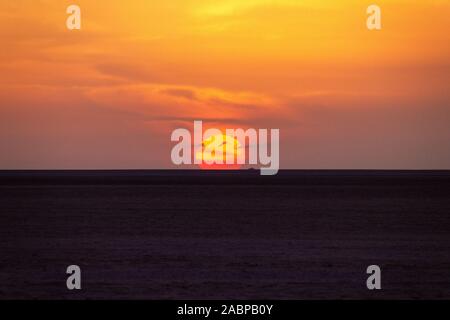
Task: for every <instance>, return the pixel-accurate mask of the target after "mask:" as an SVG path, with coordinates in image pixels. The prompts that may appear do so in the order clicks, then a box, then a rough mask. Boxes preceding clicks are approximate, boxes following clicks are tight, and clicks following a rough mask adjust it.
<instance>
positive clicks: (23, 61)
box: [0, 0, 450, 169]
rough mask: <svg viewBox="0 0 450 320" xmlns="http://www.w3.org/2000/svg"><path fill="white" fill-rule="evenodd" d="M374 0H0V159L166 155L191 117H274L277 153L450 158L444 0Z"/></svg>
mask: <svg viewBox="0 0 450 320" xmlns="http://www.w3.org/2000/svg"><path fill="white" fill-rule="evenodd" d="M72 3H76V4H78V5H79V6H80V7H81V11H82V29H81V30H80V31H69V30H67V29H66V25H65V21H66V18H67V14H66V12H65V11H66V8H67V6H68V5H70V4H72ZM372 3H373V2H371V1H363V0H341V1H335V0H322V1H321V0H265V1H264V0H245V1H242V0H215V1H213V0H167V1H159V0H158V1H156V0H154V1H153V0H133V1H119V0H117V1H105V0H98V1H92V0H90V1H89V0H78V1H58V0H40V1H37V0H20V1H10V0H0V5H1V10H0V39H1V49H0V83H1V85H0V151H1V154H0V169H23V168H42V169H43V168H47V169H60V168H80V169H86V168H93V169H95V168H171V167H173V166H172V165H171V162H170V149H171V147H172V145H173V144H172V143H171V141H170V133H171V131H172V130H173V129H175V128H179V127H188V128H189V127H191V126H192V122H193V120H203V122H204V123H205V124H206V125H207V126H211V127H218V128H238V127H243V128H248V127H253V128H279V129H280V131H281V155H280V161H281V166H282V168H355V169H358V168H392V169H396V168H405V169H419V168H430V169H433V168H446V169H450V148H449V143H450V85H449V84H450V19H449V17H450V0H434V1H433V0H430V1H423V0H421V1H419V0H408V1H406V0H390V1H376V2H375V3H376V4H378V5H379V6H380V7H381V9H382V25H383V28H382V30H381V31H369V30H367V28H366V17H367V16H366V8H367V6H368V5H370V4H372Z"/></svg>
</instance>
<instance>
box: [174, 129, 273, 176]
mask: <svg viewBox="0 0 450 320" xmlns="http://www.w3.org/2000/svg"><path fill="white" fill-rule="evenodd" d="M171 141H172V142H178V143H177V144H176V145H175V146H174V147H173V148H172V152H171V159H172V163H173V164H175V165H178V166H179V165H192V164H196V165H200V166H201V165H206V166H211V167H212V168H214V165H224V167H225V168H227V166H228V167H229V168H231V167H232V166H233V165H259V167H260V170H261V175H275V174H277V173H278V170H279V166H280V130H279V129H270V141H269V130H268V129H258V130H256V129H253V128H250V129H247V130H244V129H226V130H225V132H222V131H221V130H219V129H215V128H210V129H207V130H205V131H204V132H203V122H202V121H194V132H193V137H192V135H191V132H190V131H189V130H188V129H185V128H178V129H175V130H174V131H173V132H172V135H171ZM247 141H248V143H247ZM269 147H270V153H269V150H268V149H269ZM247 155H248V156H247Z"/></svg>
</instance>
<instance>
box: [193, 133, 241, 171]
mask: <svg viewBox="0 0 450 320" xmlns="http://www.w3.org/2000/svg"><path fill="white" fill-rule="evenodd" d="M215 144H216V145H215ZM214 145H215V146H214ZM220 149H221V150H222V152H221V153H220V152H217V153H216V152H215V151H216V150H220ZM208 150H209V151H208ZM241 152H242V150H241V144H240V142H239V141H238V140H237V139H236V138H234V137H232V136H227V135H225V134H222V135H211V136H209V137H207V138H205V139H204V140H203V142H202V150H201V151H197V152H196V154H195V158H196V159H197V160H202V163H204V162H205V161H207V162H209V163H211V162H214V163H215V164H223V165H225V166H230V165H231V164H230V165H226V159H227V156H228V157H229V158H232V159H233V163H236V162H237V157H238V156H239V155H240V154H241ZM233 167H234V166H233Z"/></svg>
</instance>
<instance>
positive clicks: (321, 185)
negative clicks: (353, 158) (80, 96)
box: [0, 171, 450, 299]
mask: <svg viewBox="0 0 450 320" xmlns="http://www.w3.org/2000/svg"><path fill="white" fill-rule="evenodd" d="M449 195H450V172H449V171H284V172H281V173H280V174H279V175H277V176H275V177H260V176H259V172H251V171H248V172H247V171H245V172H239V173H236V172H228V173H217V172H198V171H189V172H185V171H176V172H173V171H94V172H93V171H58V172H50V171H39V172H32V171H20V172H18V171H2V172H0V206H1V207H0V299H12V298H19V299H29V298H33V299H34V298H38V299H49V298H77V299H78V298H99V299H106V298H124V299H133V298H134V299H136V298H139V299H167V298H170V299H172V298H178V299H227V298H233V299H244V298H248V299H337V298H346V299H357V298H375V299H380V298H381V299H387V298H394V299H427V298H437V299H450V196H449ZM71 264H77V265H79V266H80V267H81V268H82V279H83V280H82V281H83V282H82V286H83V289H82V290H81V291H77V292H71V291H68V290H67V289H66V287H65V281H66V274H65V269H66V267H67V266H68V265H71ZM371 264H378V265H380V266H381V268H382V287H383V290H381V291H376V292H374V291H368V290H367V289H366V287H365V282H366V277H367V275H366V273H365V270H366V268H367V266H368V265H371Z"/></svg>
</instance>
